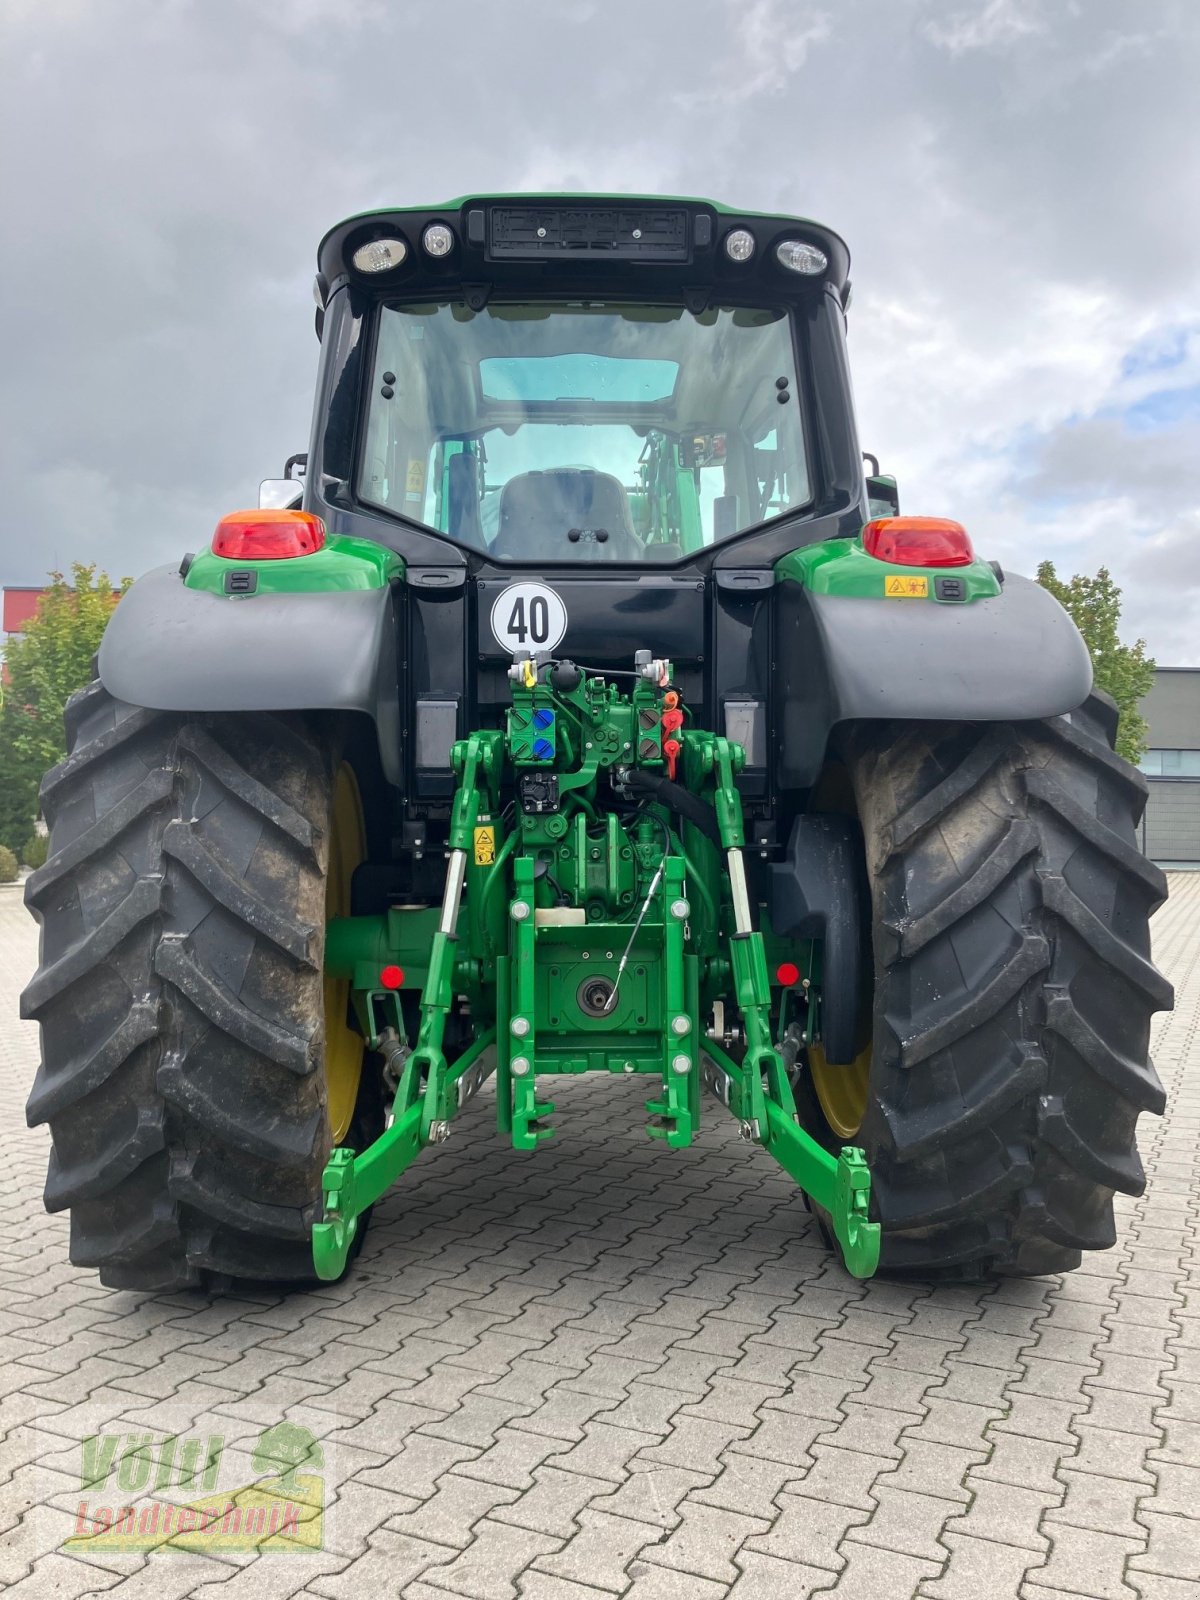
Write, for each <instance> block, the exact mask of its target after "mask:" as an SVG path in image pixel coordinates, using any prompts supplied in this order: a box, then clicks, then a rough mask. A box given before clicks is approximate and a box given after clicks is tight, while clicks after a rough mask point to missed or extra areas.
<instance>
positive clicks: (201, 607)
mask: <svg viewBox="0 0 1200 1600" xmlns="http://www.w3.org/2000/svg"><path fill="white" fill-rule="evenodd" d="M396 633H397V629H396V615H395V602H394V599H393V595H392V590H391V588H390V587H389V586H386V585H385V586H383V587H378V588H369V589H351V590H342V591H332V592H330V591H325V592H316V593H292V594H258V595H255V596H254V597H253V599H252V600H250V601H244V600H237V599H232V598H230V597H228V596H225V595H221V594H214V593H212V592H211V591H209V590H207V589H193V588H189V587H188V586H187V585H186V584H185V583H184V582H183V579H182V578H181V577H180V575H179V571H178V569H177V568H176V567H170V566H167V567H156V568H154V569H153V570H152V571H150V572H148V573H146V575H145V577H142V578H139V579H138V581H137V582H136V583H135V584H134V585H133V587H132V588H131V589H130V590H129V592H128V593H127V594H126V595H125V597H124V599H123V600H122V601H121V604H120V605H119V606H118V607H117V609H116V610H115V611H114V613H113V618H112V621H111V622H110V623H109V625H108V627H107V629H106V630H105V633H104V638H103V640H102V641H101V644H100V655H99V660H98V670H99V675H100V681H101V682H102V683H103V684H104V687H105V688H106V689H107V690H108V692H109V693H110V694H112V695H115V696H116V697H117V699H119V700H124V701H126V702H127V703H128V704H130V705H135V706H145V707H147V708H149V709H150V710H154V711H356V712H364V713H365V714H366V715H367V716H369V717H370V718H371V719H372V721H373V722H374V724H375V728H376V733H377V735H378V739H379V754H380V760H381V762H382V764H383V770H384V773H385V775H386V777H387V778H388V780H389V781H390V782H392V783H396V784H398V783H399V782H400V777H401V766H400V714H399V704H398V696H397V670H396Z"/></svg>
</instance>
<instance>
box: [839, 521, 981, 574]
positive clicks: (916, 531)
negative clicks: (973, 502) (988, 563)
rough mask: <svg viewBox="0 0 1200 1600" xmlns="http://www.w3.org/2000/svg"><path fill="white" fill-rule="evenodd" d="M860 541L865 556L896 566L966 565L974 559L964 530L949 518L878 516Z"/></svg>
mask: <svg viewBox="0 0 1200 1600" xmlns="http://www.w3.org/2000/svg"><path fill="white" fill-rule="evenodd" d="M862 542H863V549H864V550H865V551H866V552H867V554H868V555H869V556H874V557H875V559H876V560H877V561H891V562H894V563H895V564H896V565H897V566H900V567H968V566H970V564H971V562H972V561H974V559H975V551H974V548H973V547H972V544H971V540H970V537H969V535H968V533H967V530H966V529H965V528H964V527H963V525H962V523H961V522H952V521H951V520H950V519H949V517H879V518H877V519H876V521H874V522H868V523H867V525H866V527H865V528H864V529H863V535H862Z"/></svg>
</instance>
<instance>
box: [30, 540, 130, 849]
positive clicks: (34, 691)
mask: <svg viewBox="0 0 1200 1600" xmlns="http://www.w3.org/2000/svg"><path fill="white" fill-rule="evenodd" d="M71 580H72V581H71V583H68V582H67V580H66V578H65V577H64V575H63V574H62V573H61V572H52V573H51V574H50V584H49V587H48V588H47V590H46V592H45V594H44V595H43V596H42V598H41V600H40V601H39V602H38V608H37V614H36V616H34V617H33V618H32V620H31V621H30V622H29V624H28V626H27V627H26V629H25V631H24V633H23V634H20V635H18V636H17V637H16V638H13V639H10V640H9V642H8V647H7V649H6V651H5V657H4V667H5V683H4V703H3V706H2V707H0V843H3V844H6V845H7V846H8V847H9V849H11V850H19V849H20V847H21V845H22V844H23V843H24V842H25V840H26V839H28V838H29V836H30V834H31V833H32V832H33V823H34V819H35V817H36V816H37V810H38V799H37V795H38V785H39V784H40V783H41V781H42V774H43V773H44V772H45V771H46V770H47V769H48V768H49V767H52V766H53V765H54V763H55V762H56V761H58V760H60V759H61V758H62V756H63V755H64V753H65V751H66V744H65V740H64V735H63V720H62V718H63V707H64V706H65V705H66V703H67V700H68V699H69V698H70V696H71V695H72V694H74V692H75V690H76V689H81V688H82V687H83V686H84V684H85V683H87V682H88V680H89V679H90V677H91V675H92V657H93V656H94V655H95V653H96V650H97V648H98V646H99V644H100V636H101V634H102V633H103V632H104V629H105V627H106V626H107V624H108V619H109V617H110V616H111V615H112V609H113V606H114V605H115V604H116V602H117V601H118V600H119V599H120V597H121V596H122V595H123V594H124V593H125V590H126V589H127V588H128V587H129V584H130V582H131V581H132V580H131V579H129V578H124V579H122V580H121V582H120V583H119V584H116V585H114V584H113V582H112V580H111V579H110V578H109V577H108V575H107V574H106V573H103V572H100V573H97V571H96V569H95V567H94V566H92V567H85V566H82V565H80V564H78V563H76V564H75V565H74V566H73V567H72V568H71Z"/></svg>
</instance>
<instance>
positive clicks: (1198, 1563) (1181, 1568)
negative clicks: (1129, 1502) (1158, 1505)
mask: <svg viewBox="0 0 1200 1600" xmlns="http://www.w3.org/2000/svg"><path fill="white" fill-rule="evenodd" d="M1196 1515H1197V1508H1196V1507H1195V1506H1193V1508H1192V1512H1191V1515H1190V1516H1184V1517H1175V1516H1162V1515H1160V1514H1159V1513H1158V1512H1157V1511H1156V1510H1155V1509H1154V1505H1153V1502H1152V1501H1151V1502H1150V1503H1149V1504H1146V1505H1143V1506H1142V1508H1141V1509H1140V1510H1139V1512H1138V1522H1139V1523H1141V1524H1142V1526H1143V1527H1144V1528H1146V1530H1147V1531H1148V1532H1149V1535H1150V1540H1149V1543H1148V1545H1147V1546H1146V1550H1145V1553H1144V1554H1142V1553H1138V1554H1136V1555H1134V1557H1133V1560H1132V1561H1131V1562H1130V1563H1129V1568H1130V1572H1131V1573H1133V1572H1157V1573H1159V1574H1160V1575H1161V1576H1162V1577H1165V1578H1190V1579H1191V1580H1192V1581H1193V1582H1196V1581H1198V1580H1197V1574H1200V1560H1198V1559H1197V1551H1198V1550H1200V1536H1198V1535H1200V1529H1198V1526H1197V1521H1196Z"/></svg>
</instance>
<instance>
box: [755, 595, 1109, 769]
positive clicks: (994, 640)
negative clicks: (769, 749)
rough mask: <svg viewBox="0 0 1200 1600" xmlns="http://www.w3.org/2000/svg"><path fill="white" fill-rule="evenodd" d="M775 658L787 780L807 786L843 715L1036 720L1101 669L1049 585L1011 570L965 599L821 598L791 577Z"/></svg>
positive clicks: (1082, 695)
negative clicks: (995, 586)
mask: <svg viewBox="0 0 1200 1600" xmlns="http://www.w3.org/2000/svg"><path fill="white" fill-rule="evenodd" d="M778 602H779V609H778V635H777V648H776V661H777V668H778V679H777V681H778V682H779V686H780V696H781V703H780V706H779V709H778V713H777V715H778V722H777V727H778V728H779V731H780V735H781V737H780V781H781V783H782V784H783V786H784V787H787V788H808V787H810V786H811V785H812V784H813V783H814V782H815V781H816V778H817V775H818V773H819V772H820V770H821V766H822V764H823V762H824V759H825V749H826V745H827V743H828V739H829V734H830V732H831V731H832V729H833V728H834V727H835V726H836V725H837V724H838V723H842V722H851V721H861V720H864V719H879V718H884V719H892V718H898V719H903V720H910V721H933V722H1027V721H1032V720H1034V719H1037V718H1041V717H1055V716H1061V715H1062V714H1063V713H1065V712H1068V711H1074V710H1076V709H1077V708H1078V707H1079V706H1081V705H1082V704H1083V702H1084V701H1085V700H1086V699H1087V697H1088V694H1089V693H1090V692H1091V688H1092V664H1091V660H1090V658H1089V656H1088V652H1087V646H1086V645H1085V644H1084V642H1083V639H1082V638H1081V636H1080V634H1079V632H1078V630H1077V629H1076V627H1075V625H1074V623H1073V622H1072V621H1071V619H1070V618H1069V617H1068V616H1067V614H1066V612H1065V611H1064V610H1063V608H1062V607H1061V606H1060V605H1059V603H1058V601H1057V600H1055V598H1054V597H1053V595H1051V594H1050V593H1048V592H1047V590H1045V589H1043V588H1042V587H1041V585H1040V584H1036V583H1034V582H1032V581H1031V580H1030V579H1028V578H1021V577H1015V576H1009V577H1008V578H1006V579H1005V581H1004V584H1003V586H1002V587H1000V591H999V593H998V594H994V595H990V596H988V597H986V598H983V599H977V600H972V601H970V602H969V603H966V604H940V603H937V602H934V601H927V600H920V599H878V598H868V597H865V596H862V595H846V594H842V595H838V594H816V593H813V592H812V590H811V589H810V588H808V587H807V586H806V585H804V584H801V583H797V582H793V581H790V580H789V579H786V578H785V579H784V580H783V581H782V582H781V583H780V585H779V590H778Z"/></svg>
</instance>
